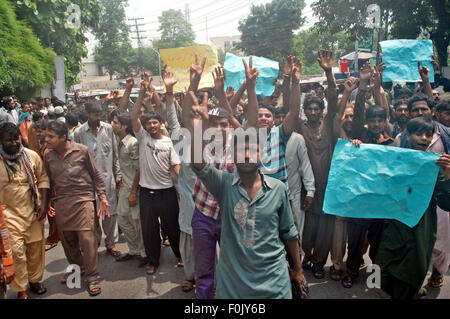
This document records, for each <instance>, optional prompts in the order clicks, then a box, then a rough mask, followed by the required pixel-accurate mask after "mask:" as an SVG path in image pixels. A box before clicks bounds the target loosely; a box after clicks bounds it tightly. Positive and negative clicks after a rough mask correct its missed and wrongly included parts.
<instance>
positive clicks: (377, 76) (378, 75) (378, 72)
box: [372, 62, 386, 87]
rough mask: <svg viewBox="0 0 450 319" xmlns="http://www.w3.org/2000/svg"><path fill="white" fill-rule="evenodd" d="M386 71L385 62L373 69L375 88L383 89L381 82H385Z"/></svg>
mask: <svg viewBox="0 0 450 319" xmlns="http://www.w3.org/2000/svg"><path fill="white" fill-rule="evenodd" d="M384 69H386V66H385V65H384V62H382V63H380V64H379V65H377V66H375V67H374V68H373V74H372V80H373V84H374V86H375V87H381V82H382V81H383V76H382V75H383V71H384Z"/></svg>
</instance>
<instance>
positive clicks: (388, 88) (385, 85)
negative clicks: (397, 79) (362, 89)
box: [381, 82, 394, 91]
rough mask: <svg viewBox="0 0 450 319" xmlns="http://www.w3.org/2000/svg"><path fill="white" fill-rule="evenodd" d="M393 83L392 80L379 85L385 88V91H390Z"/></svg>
mask: <svg viewBox="0 0 450 319" xmlns="http://www.w3.org/2000/svg"><path fill="white" fill-rule="evenodd" d="M393 85H394V83H392V82H383V83H382V84H381V86H382V87H383V89H385V90H387V91H390V90H392V86H393Z"/></svg>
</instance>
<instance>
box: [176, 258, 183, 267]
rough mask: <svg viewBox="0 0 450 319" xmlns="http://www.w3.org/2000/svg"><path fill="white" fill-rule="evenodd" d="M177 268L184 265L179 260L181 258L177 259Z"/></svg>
mask: <svg viewBox="0 0 450 319" xmlns="http://www.w3.org/2000/svg"><path fill="white" fill-rule="evenodd" d="M177 267H184V264H183V261H182V260H181V258H180V259H178V262H177Z"/></svg>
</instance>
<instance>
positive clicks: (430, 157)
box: [323, 139, 440, 227]
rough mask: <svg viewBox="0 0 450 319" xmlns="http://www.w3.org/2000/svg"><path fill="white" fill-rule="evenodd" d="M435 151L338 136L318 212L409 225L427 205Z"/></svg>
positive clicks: (436, 169)
mask: <svg viewBox="0 0 450 319" xmlns="http://www.w3.org/2000/svg"><path fill="white" fill-rule="evenodd" d="M439 157H440V155H439V154H434V153H427V152H421V151H415V150H411V149H405V148H399V147H392V146H383V145H374V144H362V145H361V147H359V148H357V147H356V146H354V145H353V144H352V143H351V142H349V141H345V140H342V139H339V140H338V143H337V144H336V148H335V150H334V154H333V160H332V162H331V168H330V174H329V176H328V184H327V188H326V191H325V201H324V205H323V211H324V212H325V213H327V214H331V215H337V216H342V217H352V218H388V219H396V220H398V221H400V222H402V223H404V224H406V225H407V226H409V227H414V226H415V225H417V223H418V222H419V221H420V219H421V218H422V216H423V214H424V213H425V210H426V209H427V207H428V205H429V204H430V200H431V196H432V194H433V190H434V187H435V185H436V180H437V174H438V172H439V166H438V165H437V164H436V163H435V162H436V160H437V159H438V158H439Z"/></svg>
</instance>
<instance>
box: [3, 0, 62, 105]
mask: <svg viewBox="0 0 450 319" xmlns="http://www.w3.org/2000/svg"><path fill="white" fill-rule="evenodd" d="M0 21H1V23H0V96H4V95H9V94H16V95H18V96H20V97H22V98H29V97H31V96H34V95H35V94H37V93H38V91H39V90H40V89H41V88H43V87H45V86H46V85H49V84H50V83H51V82H52V80H53V64H54V58H55V53H54V52H53V51H52V50H51V49H45V48H43V47H42V46H41V44H40V42H39V39H38V38H37V37H36V36H35V35H34V34H33V31H32V30H31V29H30V28H29V27H27V26H25V24H24V23H23V22H20V21H18V20H17V18H16V14H15V13H14V7H13V6H12V5H11V4H10V3H9V2H8V1H6V0H0Z"/></svg>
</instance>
